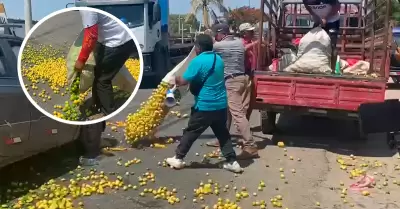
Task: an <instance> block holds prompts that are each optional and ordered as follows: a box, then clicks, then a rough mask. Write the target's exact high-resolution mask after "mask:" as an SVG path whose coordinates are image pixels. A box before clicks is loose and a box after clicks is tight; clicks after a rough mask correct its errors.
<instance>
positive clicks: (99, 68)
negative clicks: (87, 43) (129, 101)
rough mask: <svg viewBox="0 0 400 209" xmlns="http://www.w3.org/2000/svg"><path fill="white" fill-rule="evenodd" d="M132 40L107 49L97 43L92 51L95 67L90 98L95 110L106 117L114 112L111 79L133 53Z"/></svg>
mask: <svg viewBox="0 0 400 209" xmlns="http://www.w3.org/2000/svg"><path fill="white" fill-rule="evenodd" d="M135 47H136V46H135V43H134V41H133V40H130V41H128V42H126V43H125V44H123V45H121V46H117V47H107V46H104V45H103V44H101V43H97V45H96V48H95V50H94V58H95V61H96V67H95V69H94V80H93V86H92V97H93V101H94V105H95V106H96V109H100V111H101V112H102V113H104V114H105V115H108V114H110V113H112V112H114V111H115V104H114V94H113V86H112V83H111V81H112V79H113V78H114V77H115V75H117V73H118V72H119V70H120V69H121V68H122V67H123V66H124V64H125V62H126V60H127V59H128V58H129V56H130V55H131V54H132V53H133V52H134V51H135Z"/></svg>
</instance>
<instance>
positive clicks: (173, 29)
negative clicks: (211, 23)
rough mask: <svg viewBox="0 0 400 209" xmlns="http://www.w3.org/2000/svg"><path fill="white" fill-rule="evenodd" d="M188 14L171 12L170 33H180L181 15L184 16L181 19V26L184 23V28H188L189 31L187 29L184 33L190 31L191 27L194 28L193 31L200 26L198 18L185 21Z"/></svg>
mask: <svg viewBox="0 0 400 209" xmlns="http://www.w3.org/2000/svg"><path fill="white" fill-rule="evenodd" d="M185 16H187V14H182V15H178V14H170V15H169V31H170V34H171V35H173V36H175V35H179V34H180V33H179V17H180V18H182V19H181V26H182V24H183V28H184V29H187V31H185V32H184V33H189V31H188V30H189V29H190V27H191V28H192V30H193V31H195V30H196V29H197V28H199V25H200V23H199V22H198V21H197V20H196V19H192V20H190V21H187V22H185V21H184V17H185Z"/></svg>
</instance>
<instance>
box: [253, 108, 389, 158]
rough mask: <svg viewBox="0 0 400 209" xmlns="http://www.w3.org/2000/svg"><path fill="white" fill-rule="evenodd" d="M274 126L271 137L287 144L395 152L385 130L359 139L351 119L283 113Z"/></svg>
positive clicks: (375, 153) (352, 151) (364, 152)
mask: <svg viewBox="0 0 400 209" xmlns="http://www.w3.org/2000/svg"><path fill="white" fill-rule="evenodd" d="M256 128H257V127H256ZM277 128H278V131H277V132H276V133H275V134H274V135H273V137H272V139H271V141H272V143H273V144H276V143H277V142H278V141H283V142H285V144H286V145H288V146H294V147H305V148H318V149H325V150H327V151H330V152H333V153H337V154H343V155H350V154H354V155H358V156H369V157H391V156H393V155H394V154H395V151H393V150H390V149H389V147H388V146H387V144H386V138H385V134H371V135H369V136H368V140H362V139H359V137H358V133H357V128H356V123H354V122H353V121H345V120H333V119H329V118H319V117H309V116H293V115H289V114H283V115H282V116H280V118H279V120H278V123H277Z"/></svg>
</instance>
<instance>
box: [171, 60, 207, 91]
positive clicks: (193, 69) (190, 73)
mask: <svg viewBox="0 0 400 209" xmlns="http://www.w3.org/2000/svg"><path fill="white" fill-rule="evenodd" d="M200 66H201V65H200V63H197V62H196V60H192V61H191V62H190V64H189V66H188V68H187V69H186V71H185V73H183V75H182V77H180V76H177V77H176V79H175V83H176V85H178V86H185V85H188V84H189V83H190V82H192V81H193V79H195V77H196V76H197V74H198V72H199V69H200Z"/></svg>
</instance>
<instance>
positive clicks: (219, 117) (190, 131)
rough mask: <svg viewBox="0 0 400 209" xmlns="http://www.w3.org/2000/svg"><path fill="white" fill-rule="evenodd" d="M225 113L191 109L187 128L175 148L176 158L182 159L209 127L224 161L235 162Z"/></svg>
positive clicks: (225, 110) (224, 111)
mask: <svg viewBox="0 0 400 209" xmlns="http://www.w3.org/2000/svg"><path fill="white" fill-rule="evenodd" d="M227 112H228V111H227V109H226V108H225V109H222V110H216V111H199V110H196V109H194V108H192V112H191V115H190V119H189V123H188V126H187V128H186V129H185V130H184V131H183V136H182V139H181V141H180V143H179V145H178V147H177V148H176V157H177V158H179V159H183V158H184V157H185V156H186V154H187V153H188V152H189V150H190V148H191V147H192V145H193V143H194V142H195V141H196V140H197V139H198V138H199V136H200V135H201V134H202V133H203V132H204V131H205V130H206V129H207V128H208V127H211V129H212V131H213V132H214V134H215V136H216V137H217V139H218V141H219V145H220V147H221V152H222V154H223V155H224V157H225V158H226V160H227V161H229V162H231V161H234V160H236V153H235V150H233V145H232V141H231V135H230V133H229V130H228V128H227V127H226V120H227V117H228V115H227Z"/></svg>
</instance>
